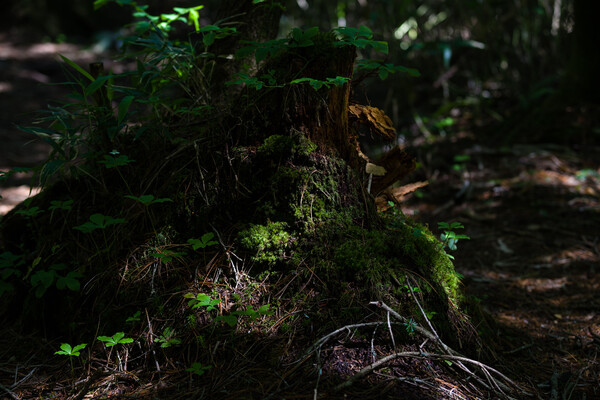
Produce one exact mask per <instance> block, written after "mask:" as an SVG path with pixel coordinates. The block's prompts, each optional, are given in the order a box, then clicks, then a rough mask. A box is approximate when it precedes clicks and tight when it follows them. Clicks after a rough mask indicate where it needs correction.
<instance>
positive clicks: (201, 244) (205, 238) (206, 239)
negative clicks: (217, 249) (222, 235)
mask: <svg viewBox="0 0 600 400" xmlns="http://www.w3.org/2000/svg"><path fill="white" fill-rule="evenodd" d="M214 237H215V234H214V233H212V232H208V233H205V234H204V235H202V237H201V238H200V239H188V241H187V242H188V243H189V244H191V245H192V249H193V250H198V249H205V248H207V247H208V246H214V245H216V244H219V243H218V242H216V241H214V240H213V238H214Z"/></svg>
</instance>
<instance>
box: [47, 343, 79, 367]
mask: <svg viewBox="0 0 600 400" xmlns="http://www.w3.org/2000/svg"><path fill="white" fill-rule="evenodd" d="M85 346H87V343H81V344H78V345H77V346H75V347H71V345H70V344H69V343H62V344H61V345H60V350H58V351H55V352H54V354H60V355H63V356H69V360H70V361H71V373H73V372H74V371H75V368H74V367H73V357H79V354H80V350H83V349H84V348H85Z"/></svg>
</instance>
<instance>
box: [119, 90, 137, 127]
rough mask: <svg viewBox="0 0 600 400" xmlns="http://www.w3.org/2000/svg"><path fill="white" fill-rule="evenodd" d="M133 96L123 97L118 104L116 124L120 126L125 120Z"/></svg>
mask: <svg viewBox="0 0 600 400" xmlns="http://www.w3.org/2000/svg"><path fill="white" fill-rule="evenodd" d="M133 99H134V97H133V96H125V97H124V98H123V100H121V102H120V103H119V114H118V117H117V123H118V124H119V125H120V124H121V122H123V120H124V119H125V116H126V115H127V112H128V111H129V107H130V106H131V102H132V101H133Z"/></svg>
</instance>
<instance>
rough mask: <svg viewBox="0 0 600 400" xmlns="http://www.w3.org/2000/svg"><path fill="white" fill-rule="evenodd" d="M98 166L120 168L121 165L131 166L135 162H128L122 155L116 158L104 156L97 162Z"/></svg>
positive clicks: (127, 158)
mask: <svg viewBox="0 0 600 400" xmlns="http://www.w3.org/2000/svg"><path fill="white" fill-rule="evenodd" d="M98 162H99V163H100V164H104V166H105V167H106V168H116V167H122V166H123V165H127V164H131V163H132V162H135V160H130V159H129V157H127V156H126V155H124V154H120V155H119V156H118V157H114V156H112V155H105V156H104V160H101V161H98Z"/></svg>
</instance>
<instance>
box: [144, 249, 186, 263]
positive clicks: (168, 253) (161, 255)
mask: <svg viewBox="0 0 600 400" xmlns="http://www.w3.org/2000/svg"><path fill="white" fill-rule="evenodd" d="M150 256H151V257H156V258H158V259H159V260H160V261H162V262H164V263H168V262H171V261H173V259H174V258H178V257H183V256H185V253H184V252H182V251H173V250H167V249H162V250H159V251H155V252H152V253H150Z"/></svg>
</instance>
